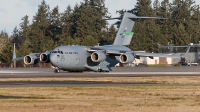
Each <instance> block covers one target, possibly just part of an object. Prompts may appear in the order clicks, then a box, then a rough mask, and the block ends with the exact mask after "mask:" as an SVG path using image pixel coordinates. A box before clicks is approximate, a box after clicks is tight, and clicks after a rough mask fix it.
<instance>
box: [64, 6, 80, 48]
mask: <svg viewBox="0 0 200 112" xmlns="http://www.w3.org/2000/svg"><path fill="white" fill-rule="evenodd" d="M72 14H73V13H72V9H71V6H70V5H69V6H68V7H67V9H66V10H65V12H64V13H63V14H62V16H61V20H62V34H61V41H60V43H61V44H72V43H73V44H74V42H72V41H73V38H72V32H73V30H72V29H73V22H72V19H71V18H72ZM68 41H69V42H68ZM76 44H78V43H76Z"/></svg>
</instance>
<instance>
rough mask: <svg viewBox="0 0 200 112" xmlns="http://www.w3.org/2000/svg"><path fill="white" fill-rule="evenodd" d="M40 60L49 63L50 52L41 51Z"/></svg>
mask: <svg viewBox="0 0 200 112" xmlns="http://www.w3.org/2000/svg"><path fill="white" fill-rule="evenodd" d="M40 62H42V63H49V62H50V54H49V53H42V54H41V55H40Z"/></svg>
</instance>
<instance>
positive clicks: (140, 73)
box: [0, 66, 200, 87]
mask: <svg viewBox="0 0 200 112" xmlns="http://www.w3.org/2000/svg"><path fill="white" fill-rule="evenodd" d="M112 69H113V71H111V72H109V73H98V72H83V73H68V72H65V71H61V73H54V72H53V70H54V69H52V68H1V69H0V79H5V78H96V77H151V76H200V67H198V66H192V67H134V68H131V67H115V68H112ZM66 86H200V83H199V84H158V83H140V82H88V81H2V82H0V87H66Z"/></svg>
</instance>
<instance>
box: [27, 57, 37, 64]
mask: <svg viewBox="0 0 200 112" xmlns="http://www.w3.org/2000/svg"><path fill="white" fill-rule="evenodd" d="M24 63H25V64H26V65H34V64H37V63H38V58H37V56H35V55H26V56H25V57H24Z"/></svg>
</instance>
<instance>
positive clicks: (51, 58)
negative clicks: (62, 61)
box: [50, 53, 56, 66]
mask: <svg viewBox="0 0 200 112" xmlns="http://www.w3.org/2000/svg"><path fill="white" fill-rule="evenodd" d="M50 62H51V64H52V65H53V66H55V65H56V55H55V54H53V53H51V54H50Z"/></svg>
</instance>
